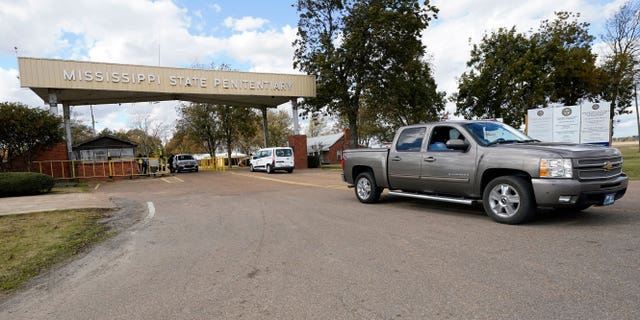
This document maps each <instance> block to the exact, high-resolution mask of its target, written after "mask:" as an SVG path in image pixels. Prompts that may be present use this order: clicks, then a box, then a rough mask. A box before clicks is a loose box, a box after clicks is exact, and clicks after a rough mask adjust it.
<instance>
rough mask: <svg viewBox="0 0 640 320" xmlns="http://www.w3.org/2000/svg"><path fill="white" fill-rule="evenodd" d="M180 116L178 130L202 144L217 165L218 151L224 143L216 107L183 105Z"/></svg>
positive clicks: (199, 104)
mask: <svg viewBox="0 0 640 320" xmlns="http://www.w3.org/2000/svg"><path fill="white" fill-rule="evenodd" d="M178 114H179V116H180V119H178V123H177V124H176V130H177V131H181V130H183V131H184V132H186V133H187V135H188V136H189V138H190V139H192V140H193V141H197V142H198V143H199V144H201V145H202V146H203V147H204V149H205V150H206V151H207V153H209V155H210V156H211V158H212V159H213V161H214V163H215V160H216V150H217V149H218V145H219V144H220V142H221V141H222V136H221V134H220V121H219V119H218V117H217V115H216V114H215V105H212V104H207V103H191V104H188V105H187V104H182V105H180V106H179V107H178Z"/></svg>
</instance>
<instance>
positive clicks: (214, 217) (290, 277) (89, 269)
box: [0, 170, 640, 319]
mask: <svg viewBox="0 0 640 320" xmlns="http://www.w3.org/2000/svg"><path fill="white" fill-rule="evenodd" d="M630 188H631V190H630V191H629V192H628V194H627V196H626V197H625V198H623V199H622V200H620V201H619V202H617V203H616V204H615V205H613V206H609V207H595V208H591V209H589V210H587V211H585V212H583V213H573V214H567V213H562V212H554V211H541V212H540V213H539V216H538V218H537V219H535V220H534V221H532V222H531V223H528V224H526V225H518V226H509V225H502V224H498V223H495V222H493V221H492V220H491V219H489V218H488V217H487V216H485V215H484V213H483V211H482V210H481V209H479V208H474V207H468V206H463V205H452V204H443V203H437V202H430V201H422V200H411V199H406V198H397V197H391V196H388V195H386V194H383V197H382V201H381V202H380V203H378V204H372V205H365V204H361V203H360V202H358V201H357V200H356V198H355V196H354V194H353V190H352V189H348V188H347V187H346V186H345V184H344V183H342V181H341V180H340V176H339V172H337V171H323V170H297V171H295V172H294V173H293V174H287V173H276V174H266V173H263V172H253V173H251V172H249V171H248V170H231V171H227V172H224V173H214V172H199V173H182V174H176V175H173V176H169V177H163V178H150V179H136V180H127V181H119V182H114V183H106V184H101V186H100V187H99V188H98V189H97V190H96V191H94V192H96V193H99V194H100V195H106V196H108V197H110V198H111V199H112V200H113V201H116V202H118V203H137V204H139V206H132V207H131V208H132V210H133V208H134V207H135V208H139V207H140V206H142V207H143V208H145V215H144V216H145V218H144V219H141V221H140V222H138V223H137V224H135V225H134V226H132V227H131V228H129V229H128V230H126V231H125V232H123V233H122V234H120V235H119V236H117V237H116V238H114V239H112V240H109V241H107V242H106V243H104V244H102V245H100V246H98V247H97V248H95V249H94V250H92V251H91V252H90V253H88V254H86V255H84V256H82V257H80V258H78V259H77V260H75V261H73V262H72V263H70V264H68V265H66V266H65V267H62V268H59V269H57V270H55V271H53V272H51V273H50V274H49V275H47V276H46V277H44V278H43V279H40V280H39V281H37V283H36V285H34V286H33V287H32V288H31V289H28V290H26V291H23V292H20V293H18V294H17V295H16V296H15V297H14V298H12V299H9V300H7V301H5V302H4V303H3V304H2V305H1V307H0V318H1V319H43V318H51V319H638V318H640V308H639V307H638V301H640V286H638V283H640V213H638V209H637V208H638V207H640V197H638V192H637V191H636V190H638V189H640V185H639V184H638V183H636V181H633V182H632V183H631V187H630Z"/></svg>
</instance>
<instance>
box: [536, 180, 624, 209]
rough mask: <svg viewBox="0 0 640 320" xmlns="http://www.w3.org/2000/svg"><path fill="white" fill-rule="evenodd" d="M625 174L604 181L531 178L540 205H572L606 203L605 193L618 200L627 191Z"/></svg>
mask: <svg viewBox="0 0 640 320" xmlns="http://www.w3.org/2000/svg"><path fill="white" fill-rule="evenodd" d="M628 180H629V179H628V177H627V175H625V174H622V175H620V176H619V177H616V178H614V179H609V180H606V181H590V182H585V181H578V180H573V179H531V184H532V185H533V192H534V194H535V197H536V203H537V204H538V206H541V207H563V206H573V205H606V204H609V203H605V198H606V197H607V195H611V196H610V197H614V199H615V200H618V199H620V198H622V196H624V194H625V192H626V191H627V184H628V183H629V181H628Z"/></svg>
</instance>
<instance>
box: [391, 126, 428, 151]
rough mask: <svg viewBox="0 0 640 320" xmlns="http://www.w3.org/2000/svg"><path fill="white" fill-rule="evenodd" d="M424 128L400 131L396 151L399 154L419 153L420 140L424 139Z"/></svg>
mask: <svg viewBox="0 0 640 320" xmlns="http://www.w3.org/2000/svg"><path fill="white" fill-rule="evenodd" d="M425 131H426V128H425V127H418V128H407V129H404V130H402V132H401V133H400V136H399V137H398V141H397V142H396V151H400V152H419V151H420V149H421V148H422V140H423V139H424V134H425Z"/></svg>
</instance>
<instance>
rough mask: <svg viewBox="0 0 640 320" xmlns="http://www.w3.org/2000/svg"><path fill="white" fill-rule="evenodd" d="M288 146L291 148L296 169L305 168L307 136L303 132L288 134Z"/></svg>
mask: <svg viewBox="0 0 640 320" xmlns="http://www.w3.org/2000/svg"><path fill="white" fill-rule="evenodd" d="M289 147H291V148H293V155H294V158H295V159H294V160H295V162H296V169H306V168H307V136H306V135H303V134H299V135H293V136H289Z"/></svg>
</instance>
